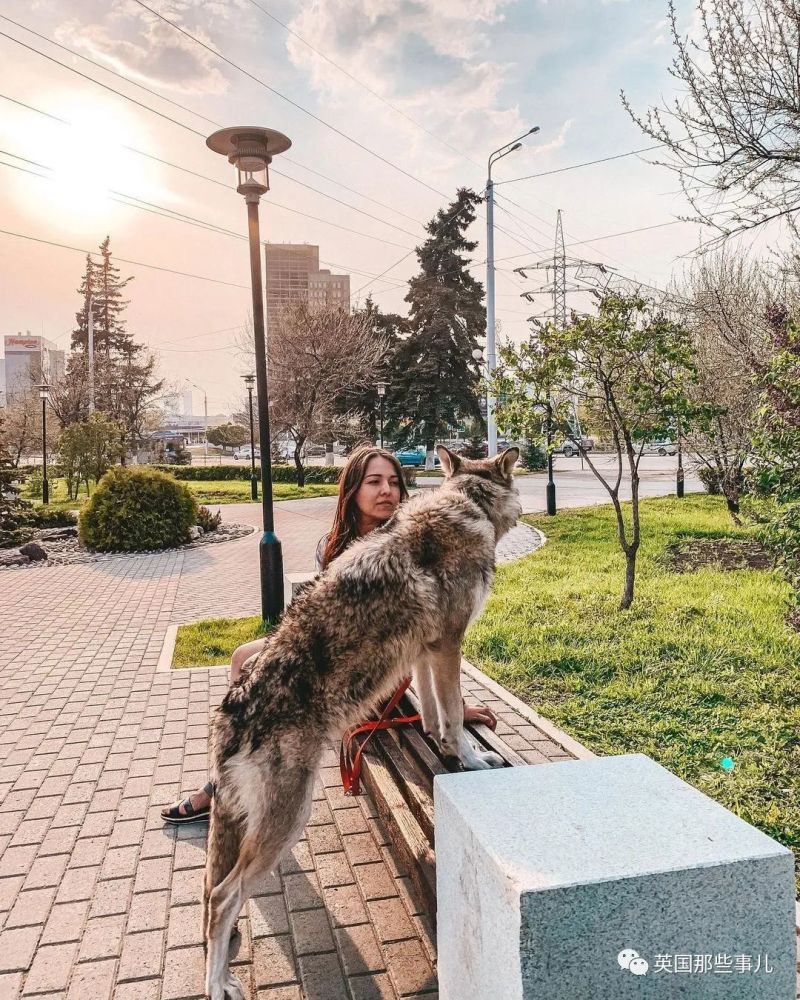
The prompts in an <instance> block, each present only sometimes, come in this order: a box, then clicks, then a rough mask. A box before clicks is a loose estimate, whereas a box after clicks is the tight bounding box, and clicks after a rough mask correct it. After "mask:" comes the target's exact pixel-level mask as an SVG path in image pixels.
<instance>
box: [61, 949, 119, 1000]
mask: <svg viewBox="0 0 800 1000" xmlns="http://www.w3.org/2000/svg"><path fill="white" fill-rule="evenodd" d="M116 967H117V963H116V962H115V961H114V960H113V959H107V960H106V961H105V962H87V963H84V964H83V965H77V966H76V967H75V971H74V972H73V974H72V979H71V981H70V984H69V992H68V993H67V1000H109V998H110V997H111V993H112V990H113V989H114V978H115V975H114V974H115V972H116Z"/></svg>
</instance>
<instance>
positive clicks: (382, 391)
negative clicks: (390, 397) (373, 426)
mask: <svg viewBox="0 0 800 1000" xmlns="http://www.w3.org/2000/svg"><path fill="white" fill-rule="evenodd" d="M388 385H389V383H388V382H378V386H377V388H378V399H380V401H381V448H382V447H383V401H384V399H385V397H386V387H387V386H388Z"/></svg>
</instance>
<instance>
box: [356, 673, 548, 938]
mask: <svg viewBox="0 0 800 1000" xmlns="http://www.w3.org/2000/svg"><path fill="white" fill-rule="evenodd" d="M415 713H419V703H418V702H417V699H416V697H415V696H414V694H413V693H412V692H408V693H407V694H406V695H405V697H404V698H403V700H402V701H401V702H400V705H399V706H398V709H397V713H396V714H397V715H413V714H415ZM467 730H468V732H469V733H470V735H471V736H472V737H473V739H474V740H475V741H476V742H477V743H479V744H480V745H481V746H483V747H484V748H485V749H486V750H492V751H494V753H496V754H499V755H500V756H501V757H502V758H503V760H505V762H506V764H507V765H508V766H509V767H518V766H528V765H527V762H526V761H525V760H523V759H522V757H520V755H519V754H518V753H516V752H515V751H514V750H512V749H511V747H509V746H508V745H507V744H506V743H504V741H503V740H502V739H501V738H500V737H499V736H497V735H496V734H495V733H494V732H492V730H491V729H489V728H488V726H484V725H479V724H476V725H469V726H467ZM460 770H463V768H462V767H461V764H460V762H459V761H458V760H457V759H455V758H451V757H447V758H445V757H442V756H441V755H440V754H439V752H438V750H437V749H436V747H435V744H434V743H433V742H432V741H431V740H429V739H427V738H426V737H425V736H424V735H423V732H422V726H421V724H420V723H415V724H412V725H404V726H399V727H398V728H397V729H387V730H379V731H377V732H375V733H373V734H372V736H371V738H370V740H369V743H368V744H367V747H366V749H365V751H364V755H363V759H362V771H361V779H362V783H363V785H364V787H365V789H366V790H367V792H369V794H370V796H371V797H372V801H373V802H374V804H375V808H376V809H377V811H378V814H379V816H380V818H381V821H382V822H383V824H384V826H385V827H386V830H387V832H388V834H389V836H390V838H391V840H392V845H393V847H394V848H395V850H396V852H397V854H398V856H399V858H400V860H401V861H402V862H403V864H404V866H405V867H406V868H407V870H408V874H409V876H410V878H411V881H412V883H413V885H414V888H415V889H416V891H417V894H418V897H419V902H420V903H422V904H423V905H424V907H425V909H426V911H427V913H428V916H429V917H430V919H431V921H432V922H434V923H435V920H436V855H435V851H434V836H433V779H434V777H435V776H436V775H437V774H446V773H447V772H448V771H460Z"/></svg>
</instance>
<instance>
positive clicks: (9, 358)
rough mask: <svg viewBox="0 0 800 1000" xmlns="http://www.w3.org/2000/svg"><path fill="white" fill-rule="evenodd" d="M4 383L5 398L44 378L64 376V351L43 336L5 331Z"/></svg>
mask: <svg viewBox="0 0 800 1000" xmlns="http://www.w3.org/2000/svg"><path fill="white" fill-rule="evenodd" d="M4 347H5V354H6V357H5V366H4V368H5V372H4V386H3V388H4V389H5V397H6V401H10V400H11V398H12V397H13V396H14V394H15V393H18V392H25V391H27V390H28V389H30V388H31V386H32V385H33V383H35V382H38V381H39V379H40V378H41V377H42V375H43V376H44V378H45V379H46V380H47V381H48V382H50V384H51V385H52V384H54V383H55V382H58V381H59V380H60V379H61V378H63V376H64V352H63V351H59V349H58V348H57V347H56V345H55V344H54V343H52V342H51V341H49V340H47V339H46V338H45V337H38V336H33V335H32V334H29V333H27V334H24V335H23V334H21V333H17V334H6V336H5V339H4Z"/></svg>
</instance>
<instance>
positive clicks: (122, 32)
mask: <svg viewBox="0 0 800 1000" xmlns="http://www.w3.org/2000/svg"><path fill="white" fill-rule="evenodd" d="M240 5H241V0H233V2H232V3H227V4H226V3H221V2H218V0H210V2H207V3H205V4H203V13H204V17H206V18H207V17H208V15H209V14H213V15H214V17H215V18H216V19H217V20H218V21H219V20H221V19H227V18H229V17H230V16H231V13H232V11H233V8H238V7H240ZM86 8H90V9H86ZM91 8H94V9H93V10H92V9H91ZM153 9H154V10H158V11H159V12H160V13H162V14H163V15H164V16H165V17H168V18H169V19H170V20H171V21H175V23H176V24H184V25H185V26H186V27H187V30H190V31H191V32H192V34H194V35H196V36H197V37H198V38H200V39H201V40H202V41H203V42H205V43H207V44H208V45H211V46H212V47H213V42H212V40H211V39H210V38H209V36H208V35H207V34H206V33H205V32H204V31H203V30H202V28H199V27H196V26H189V25H186V18H187V15H190V14H191V13H192V12H193V11H196V10H197V6H196V5H195V4H193V3H191V2H189V0H167V2H162V3H160V4H157V3H154V4H153ZM82 14H83V19H80V20H79V19H78V18H72V19H70V20H68V21H65V22H63V23H62V24H60V25H59V26H58V27H57V28H56V30H55V37H56V39H57V40H58V41H59V42H62V43H63V44H64V45H69V46H70V47H71V48H76V49H77V50H78V51H80V52H83V53H85V54H86V55H88V56H89V57H90V58H92V59H95V60H97V61H98V62H105V63H107V64H108V65H109V66H110V67H111V68H112V69H114V70H116V71H117V72H119V73H122V74H124V75H125V76H130V77H131V78H132V79H135V80H138V81H140V82H142V83H147V84H148V85H150V86H159V87H164V88H167V89H169V90H173V91H177V92H179V93H183V94H218V93H222V92H224V91H226V90H227V89H228V82H227V78H226V76H225V73H224V72H223V71H222V70H221V68H220V63H219V60H217V59H216V58H215V56H214V55H213V54H212V53H211V52H208V51H206V50H204V49H202V48H201V47H200V46H199V45H197V44H196V43H195V42H193V41H192V40H191V39H190V38H187V37H186V36H185V35H181V34H180V32H178V31H176V30H175V28H173V27H171V26H170V25H169V24H166V23H165V22H164V21H161V20H160V19H158V18H156V17H154V16H153V15H152V14H150V13H149V12H148V11H146V10H144V9H143V8H142V7H139V5H138V4H133V3H125V2H123V3H122V4H121V5H120V6H119V7H118V8H111V9H109V7H108V5H107V4H86V5H85V6H84V8H83V9H82ZM92 15H94V16H92Z"/></svg>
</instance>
